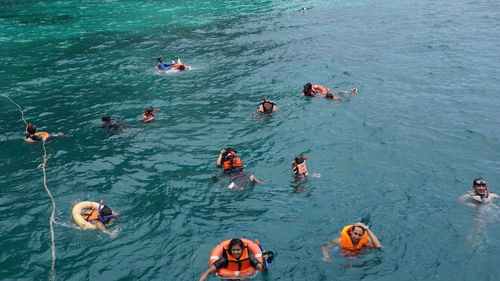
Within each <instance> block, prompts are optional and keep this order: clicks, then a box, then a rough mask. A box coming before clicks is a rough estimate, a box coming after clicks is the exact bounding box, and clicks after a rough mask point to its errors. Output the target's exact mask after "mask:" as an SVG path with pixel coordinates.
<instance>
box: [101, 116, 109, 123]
mask: <svg viewBox="0 0 500 281" xmlns="http://www.w3.org/2000/svg"><path fill="white" fill-rule="evenodd" d="M101 121H102V122H110V121H111V116H109V114H104V115H103V116H101Z"/></svg>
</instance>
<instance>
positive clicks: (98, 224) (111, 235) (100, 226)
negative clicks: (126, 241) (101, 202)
mask: <svg viewBox="0 0 500 281" xmlns="http://www.w3.org/2000/svg"><path fill="white" fill-rule="evenodd" d="M92 223H93V224H94V225H95V227H96V228H97V229H99V230H100V231H102V232H104V233H106V234H107V235H109V238H115V237H116V236H117V234H116V233H113V232H110V231H108V230H107V229H106V227H105V226H104V224H103V223H102V222H101V221H100V220H93V221H92Z"/></svg>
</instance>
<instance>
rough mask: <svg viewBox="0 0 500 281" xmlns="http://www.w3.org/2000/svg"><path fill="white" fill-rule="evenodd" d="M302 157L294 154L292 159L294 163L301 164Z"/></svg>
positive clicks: (302, 161)
mask: <svg viewBox="0 0 500 281" xmlns="http://www.w3.org/2000/svg"><path fill="white" fill-rule="evenodd" d="M304 160H305V159H304V157H302V155H300V154H299V155H295V158H294V159H293V161H295V163H297V164H302V163H304Z"/></svg>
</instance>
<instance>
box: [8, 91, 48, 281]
mask: <svg viewBox="0 0 500 281" xmlns="http://www.w3.org/2000/svg"><path fill="white" fill-rule="evenodd" d="M1 95H2V96H4V97H6V98H8V99H9V100H10V101H11V102H12V103H13V104H15V105H16V106H17V108H18V109H19V111H20V112H21V119H23V121H24V124H25V125H26V127H28V122H26V119H24V112H23V110H22V109H21V106H20V105H19V104H17V103H16V102H14V101H13V100H12V99H11V98H10V97H8V96H7V95H4V94H1ZM42 148H43V157H42V163H41V164H40V165H38V168H39V169H42V172H43V187H44V188H45V191H46V192H47V194H48V195H49V197H50V200H51V201H52V213H51V214H50V220H49V226H50V241H51V243H50V248H51V253H52V263H51V266H50V273H49V279H50V280H52V281H55V280H56V239H55V233H54V221H55V219H54V217H55V214H56V201H55V200H54V197H53V196H52V193H51V192H50V189H49V187H48V186H47V173H46V171H45V167H46V166H47V161H48V160H49V158H50V156H49V155H47V149H46V148H45V140H43V141H42Z"/></svg>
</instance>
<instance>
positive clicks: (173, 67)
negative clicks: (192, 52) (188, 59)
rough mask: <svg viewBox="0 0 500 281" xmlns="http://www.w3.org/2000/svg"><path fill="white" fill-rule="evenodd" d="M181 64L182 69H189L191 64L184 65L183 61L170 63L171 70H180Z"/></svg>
mask: <svg viewBox="0 0 500 281" xmlns="http://www.w3.org/2000/svg"><path fill="white" fill-rule="evenodd" d="M181 66H184V69H183V70H189V69H191V66H189V65H186V64H184V63H176V64H174V65H172V68H171V70H175V71H182V69H181Z"/></svg>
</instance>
